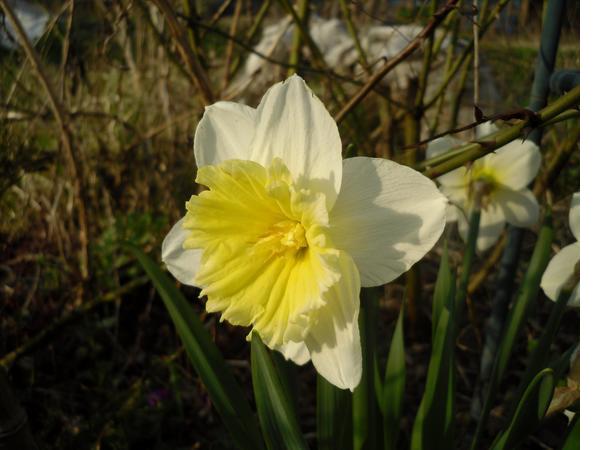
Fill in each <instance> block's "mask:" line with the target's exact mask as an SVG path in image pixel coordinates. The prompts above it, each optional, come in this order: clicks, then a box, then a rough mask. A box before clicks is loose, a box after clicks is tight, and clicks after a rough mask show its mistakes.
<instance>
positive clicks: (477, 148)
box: [420, 86, 580, 178]
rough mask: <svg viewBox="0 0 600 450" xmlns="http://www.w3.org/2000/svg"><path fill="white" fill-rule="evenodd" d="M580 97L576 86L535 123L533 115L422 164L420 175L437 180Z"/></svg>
mask: <svg viewBox="0 0 600 450" xmlns="http://www.w3.org/2000/svg"><path fill="white" fill-rule="evenodd" d="M579 95H580V87H579V86H577V87H575V88H573V89H572V90H570V91H569V92H568V93H567V94H565V95H563V96H562V97H560V98H558V99H557V100H555V101H554V102H552V103H550V104H549V105H548V106H546V107H545V108H544V109H542V110H541V111H540V112H539V113H538V114H537V115H536V116H535V117H536V121H535V123H533V122H534V121H533V117H534V116H532V117H528V118H526V119H521V120H518V121H517V123H516V124H515V125H513V126H511V127H508V128H505V129H502V130H500V131H498V132H497V133H494V134H492V135H490V136H486V138H485V142H470V143H467V144H465V145H461V146H460V147H458V148H456V149H454V150H451V151H449V152H447V153H444V154H443V155H440V156H437V157H435V158H431V159H428V160H427V161H424V162H423V164H421V165H420V167H421V169H423V168H425V167H427V169H425V170H423V174H424V175H426V176H428V177H429V178H436V177H439V176H440V175H444V174H445V173H448V172H450V171H451V170H454V169H457V168H458V167H461V166H463V165H465V164H466V163H468V162H471V161H474V160H476V159H479V158H481V157H483V156H485V155H487V154H488V153H491V152H493V151H494V150H496V149H498V148H500V147H502V146H504V145H506V144H508V143H509V142H512V141H514V140H515V139H517V138H519V137H521V136H522V133H523V131H524V130H525V129H526V128H527V127H528V126H532V125H534V126H537V127H544V126H545V125H546V123H547V122H549V121H550V120H552V119H554V118H555V117H556V116H558V115H559V114H561V113H562V112H564V111H566V110H568V109H570V108H572V107H573V106H574V105H575V104H577V102H578V101H579Z"/></svg>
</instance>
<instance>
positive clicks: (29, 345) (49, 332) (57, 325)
mask: <svg viewBox="0 0 600 450" xmlns="http://www.w3.org/2000/svg"><path fill="white" fill-rule="evenodd" d="M147 280H148V279H147V277H145V276H143V277H140V278H136V279H134V280H132V281H130V282H129V283H127V284H124V285H123V286H121V287H120V288H118V289H116V290H114V291H112V292H109V293H107V294H104V295H103V296H101V297H99V298H97V299H94V300H92V301H89V302H85V303H82V304H81V305H80V306H78V307H76V308H75V309H73V310H71V311H70V312H68V313H65V315H63V316H62V317H61V318H59V319H58V320H56V322H54V323H52V324H50V325H49V326H47V327H46V328H44V329H43V330H42V331H40V332H39V333H38V334H36V335H35V336H33V337H32V338H31V339H29V340H28V341H27V342H25V343H24V344H23V345H21V346H20V347H18V348H16V349H15V350H13V351H12V352H10V353H8V354H6V355H5V356H3V357H2V359H0V366H4V367H10V366H11V365H12V364H13V363H14V362H15V361H16V360H17V359H18V358H20V357H21V356H23V355H25V354H27V353H30V352H32V351H33V350H35V349H36V348H38V347H39V346H40V345H42V344H43V343H44V342H46V340H47V339H49V338H50V337H52V336H53V335H54V334H55V333H56V332H58V331H59V330H60V329H61V328H62V327H64V326H65V325H67V324H69V323H71V322H72V321H73V320H75V319H77V318H78V317H81V316H82V315H84V314H85V313H87V312H89V311H91V310H93V309H95V308H96V307H98V306H100V305H102V304H105V303H110V302H114V301H116V300H118V299H119V298H121V296H122V295H123V294H125V293H127V292H129V291H131V290H132V289H133V288H135V287H137V286H141V285H142V284H144V283H146V282H147Z"/></svg>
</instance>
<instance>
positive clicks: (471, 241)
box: [454, 186, 482, 328]
mask: <svg viewBox="0 0 600 450" xmlns="http://www.w3.org/2000/svg"><path fill="white" fill-rule="evenodd" d="M475 190H476V192H475V194H474V197H475V199H474V201H473V208H472V210H471V214H470V217H469V234H468V236H467V245H466V248H465V254H464V255H463V263H462V270H461V273H460V279H459V281H458V289H457V291H456V298H455V303H454V304H455V308H456V314H455V320H456V321H459V320H460V318H461V316H462V311H463V308H464V305H465V302H466V300H467V288H468V287H469V276H470V275H471V268H472V266H473V261H474V259H475V252H476V250H477V236H478V235H479V222H480V219H481V195H482V194H481V189H480V188H479V187H478V186H475ZM457 328H458V327H457Z"/></svg>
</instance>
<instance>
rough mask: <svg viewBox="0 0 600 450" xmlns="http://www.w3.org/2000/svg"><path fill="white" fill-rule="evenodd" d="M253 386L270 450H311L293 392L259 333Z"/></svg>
mask: <svg viewBox="0 0 600 450" xmlns="http://www.w3.org/2000/svg"><path fill="white" fill-rule="evenodd" d="M252 384H253V386H254V397H255V399H256V407H257V409H258V417H259V419H260V425H261V428H262V432H263V436H264V439H265V442H266V443H267V447H268V448H269V450H308V446H307V445H306V442H305V441H304V438H303V437H302V434H301V433H300V426H299V425H298V418H297V416H296V411H295V410H294V406H293V401H292V398H291V397H290V395H289V391H288V390H286V389H285V387H284V383H283V382H282V380H281V374H280V373H278V371H277V370H276V368H275V365H274V364H273V361H272V359H271V356H270V355H269V350H268V349H267V348H266V347H265V345H264V344H263V343H262V341H261V340H260V337H259V336H258V334H257V333H252Z"/></svg>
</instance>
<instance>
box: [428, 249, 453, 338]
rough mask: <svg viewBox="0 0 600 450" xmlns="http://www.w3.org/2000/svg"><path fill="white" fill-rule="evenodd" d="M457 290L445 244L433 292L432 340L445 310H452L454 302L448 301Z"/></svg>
mask: <svg viewBox="0 0 600 450" xmlns="http://www.w3.org/2000/svg"><path fill="white" fill-rule="evenodd" d="M454 289H455V280H454V276H453V275H452V271H451V270H450V262H449V261H448V243H447V242H444V252H443V253H442V259H441V261H440V268H439V271H438V276H437V279H436V280H435V288H434V291H433V305H432V314H431V322H432V323H431V329H432V339H433V338H434V337H435V329H436V328H437V324H438V320H439V317H440V314H441V313H442V311H443V309H444V308H448V309H449V310H452V308H453V307H454V302H448V299H450V298H453V297H454V296H450V295H449V293H450V292H452V291H453V290H454Z"/></svg>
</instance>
